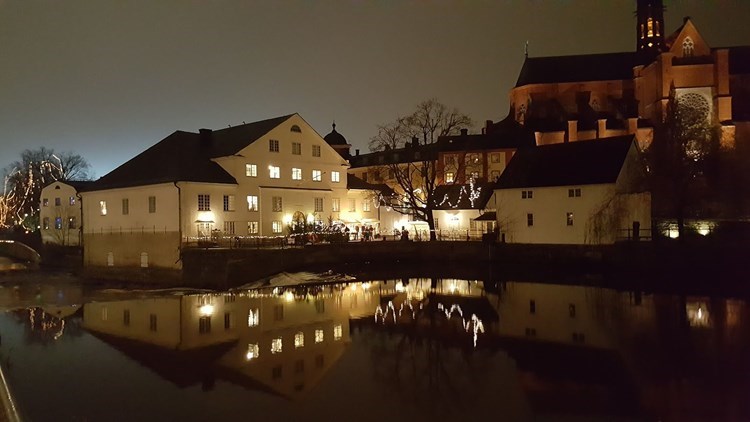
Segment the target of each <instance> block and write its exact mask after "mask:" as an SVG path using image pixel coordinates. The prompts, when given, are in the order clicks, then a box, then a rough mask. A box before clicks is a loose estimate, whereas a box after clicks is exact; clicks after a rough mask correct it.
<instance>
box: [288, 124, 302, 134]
mask: <svg viewBox="0 0 750 422" xmlns="http://www.w3.org/2000/svg"><path fill="white" fill-rule="evenodd" d="M290 130H291V131H292V132H297V133H302V129H300V128H299V126H297V125H292V128H291V129H290Z"/></svg>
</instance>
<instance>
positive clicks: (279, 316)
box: [273, 305, 284, 321]
mask: <svg viewBox="0 0 750 422" xmlns="http://www.w3.org/2000/svg"><path fill="white" fill-rule="evenodd" d="M273 319H274V320H275V321H281V320H283V319H284V305H276V306H274V307H273Z"/></svg>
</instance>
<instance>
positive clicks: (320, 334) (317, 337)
mask: <svg viewBox="0 0 750 422" xmlns="http://www.w3.org/2000/svg"><path fill="white" fill-rule="evenodd" d="M315 342H316V343H322V342H323V330H315Z"/></svg>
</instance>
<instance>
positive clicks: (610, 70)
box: [516, 52, 639, 87]
mask: <svg viewBox="0 0 750 422" xmlns="http://www.w3.org/2000/svg"><path fill="white" fill-rule="evenodd" d="M638 64H639V56H638V54H637V53H631V52H626V53H604V54H583V55H575V56H556V57H527V58H526V60H525V61H524V62H523V67H522V68H521V72H520V74H519V75H518V81H517V82H516V87H519V86H524V85H530V84H548V83H563V82H585V81H611V80H626V79H633V67H635V66H637V65H638Z"/></svg>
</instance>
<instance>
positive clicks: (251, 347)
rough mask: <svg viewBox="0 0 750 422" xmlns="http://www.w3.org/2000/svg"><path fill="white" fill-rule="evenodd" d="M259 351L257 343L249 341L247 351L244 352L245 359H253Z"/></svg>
mask: <svg viewBox="0 0 750 422" xmlns="http://www.w3.org/2000/svg"><path fill="white" fill-rule="evenodd" d="M259 352H260V348H259V347H258V343H250V344H248V345H247V353H246V354H245V359H246V360H253V359H256V358H257V357H258V354H259Z"/></svg>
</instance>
